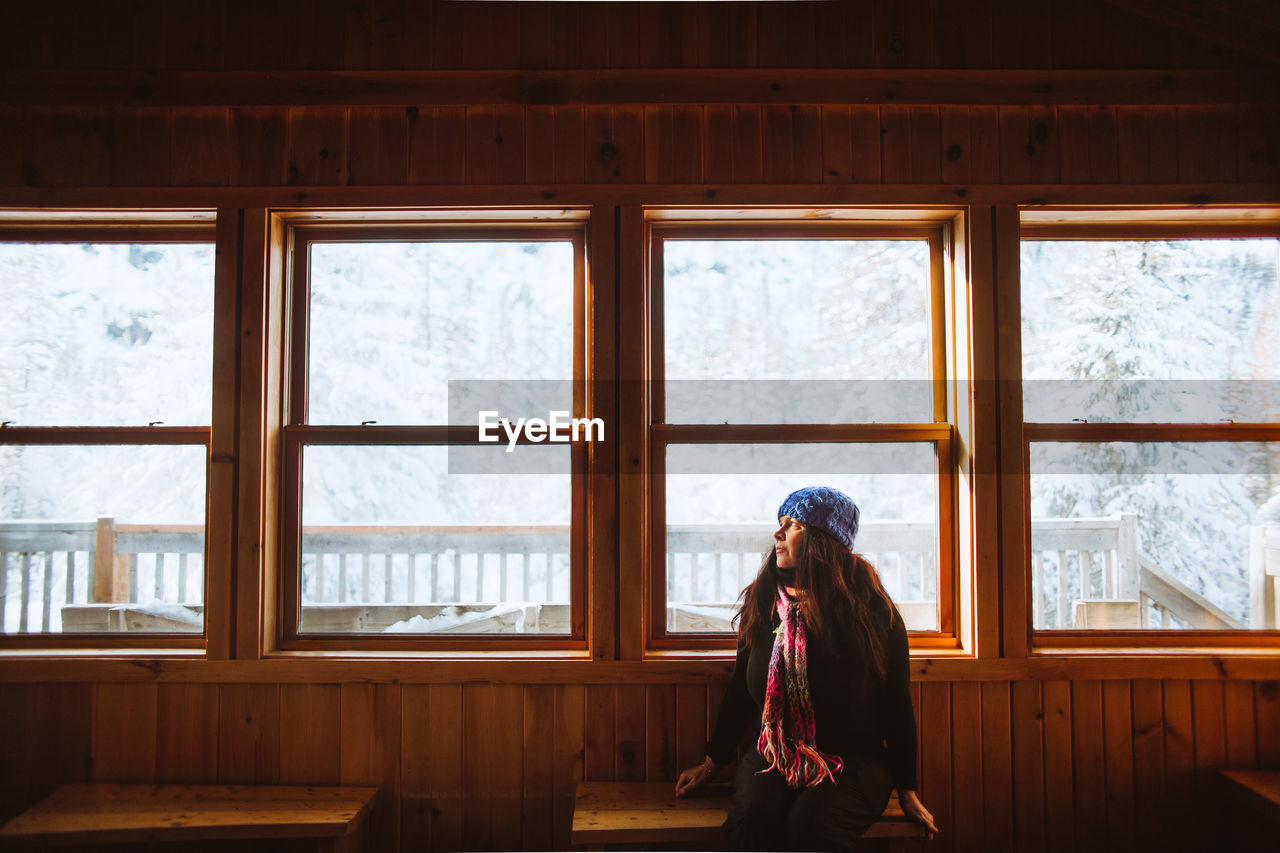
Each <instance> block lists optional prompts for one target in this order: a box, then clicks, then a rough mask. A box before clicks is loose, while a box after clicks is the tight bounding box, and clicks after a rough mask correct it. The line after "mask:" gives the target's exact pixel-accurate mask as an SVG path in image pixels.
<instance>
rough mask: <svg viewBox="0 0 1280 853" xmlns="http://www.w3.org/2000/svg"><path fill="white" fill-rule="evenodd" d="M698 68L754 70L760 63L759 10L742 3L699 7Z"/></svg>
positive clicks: (707, 4)
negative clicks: (758, 48)
mask: <svg viewBox="0 0 1280 853" xmlns="http://www.w3.org/2000/svg"><path fill="white" fill-rule="evenodd" d="M698 12H699V16H698V65H700V66H703V67H710V68H752V67H754V66H755V65H756V64H757V53H756V49H757V44H758V41H759V38H758V32H759V30H758V25H757V20H758V18H757V14H756V7H755V6H751V5H746V4H739V3H704V4H699V8H698Z"/></svg>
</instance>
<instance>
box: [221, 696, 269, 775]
mask: <svg viewBox="0 0 1280 853" xmlns="http://www.w3.org/2000/svg"><path fill="white" fill-rule="evenodd" d="M279 777H280V688H279V685H276V684H223V685H221V686H220V687H219V689H218V782H219V783H221V784H224V785H270V784H274V783H275V782H276V781H277V780H278V779H279Z"/></svg>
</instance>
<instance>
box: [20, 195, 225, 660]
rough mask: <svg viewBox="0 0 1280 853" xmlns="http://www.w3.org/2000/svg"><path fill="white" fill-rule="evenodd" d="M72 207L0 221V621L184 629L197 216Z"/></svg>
mask: <svg viewBox="0 0 1280 853" xmlns="http://www.w3.org/2000/svg"><path fill="white" fill-rule="evenodd" d="M89 218H90V217H88V216H87V215H80V216H79V217H78V221H77V222H76V224H74V225H72V224H69V223H68V222H62V221H57V220H56V219H54V218H51V217H49V216H47V215H46V216H45V217H44V218H43V220H42V219H41V218H40V215H39V214H36V215H33V216H31V217H28V218H25V219H23V220H21V221H14V220H12V219H6V220H5V221H4V222H3V223H0V300H3V303H4V305H5V310H4V311H3V312H2V313H0V340H3V341H4V345H3V346H2V347H0V409H2V412H0V419H3V421H4V426H3V428H0V483H2V484H3V487H2V489H0V567H2V568H3V574H2V576H0V583H2V584H3V587H2V588H0V601H2V602H3V614H2V618H0V632H2V633H3V634H4V635H5V637H6V639H9V640H12V641H13V642H19V641H18V640H17V639H16V635H27V636H28V638H30V635H43V637H44V639H42V640H41V641H40V642H51V641H52V640H51V636H50V635H82V636H81V639H79V640H75V642H83V635H98V638H97V639H95V641H94V642H95V643H102V642H105V643H107V644H110V643H111V642H112V638H115V639H118V640H123V639H124V638H123V637H122V636H121V635H122V634H124V633H130V634H132V635H133V636H131V637H130V638H129V640H128V642H129V644H132V645H177V646H183V645H196V644H199V643H201V642H203V638H202V637H201V636H200V635H201V634H202V633H203V631H204V625H205V610H204V607H205V575H206V573H205V528H206V516H207V513H206V504H207V501H206V491H207V489H206V480H207V474H206V470H207V460H208V456H209V446H210V423H211V407H212V398H213V392H212V387H213V386H212V383H213V338H214V249H213V217H212V215H211V214H209V215H190V214H183V215H181V216H177V217H169V218H160V217H156V216H150V217H147V218H143V217H141V216H126V215H115V216H112V217H110V218H105V217H104V218H103V219H102V220H101V221H86V220H88V219H89ZM138 634H143V635H152V639H151V640H146V639H139V637H138ZM155 635H169V636H167V637H157V636H155ZM173 635H183V636H182V637H176V636H173ZM191 635H195V636H191Z"/></svg>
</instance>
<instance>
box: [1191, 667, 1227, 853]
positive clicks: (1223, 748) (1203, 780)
mask: <svg viewBox="0 0 1280 853" xmlns="http://www.w3.org/2000/svg"><path fill="white" fill-rule="evenodd" d="M1191 716H1192V727H1193V729H1194V732H1195V743H1194V752H1195V776H1194V777H1193V780H1192V796H1193V797H1194V799H1195V800H1196V801H1197V802H1207V801H1212V799H1213V798H1214V797H1215V796H1217V795H1218V794H1219V788H1218V784H1219V780H1218V772H1219V771H1220V770H1222V769H1223V768H1224V766H1225V765H1226V754H1227V737H1226V731H1225V709H1224V698H1223V691H1222V682H1221V681H1193V682H1191ZM1192 824H1193V826H1192V831H1191V835H1192V837H1193V840H1194V841H1195V843H1196V844H1197V845H1198V846H1200V847H1202V848H1204V847H1212V846H1213V844H1214V838H1213V835H1214V833H1213V831H1212V828H1211V827H1210V826H1209V825H1208V824H1207V822H1205V821H1192Z"/></svg>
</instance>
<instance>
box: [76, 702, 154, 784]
mask: <svg viewBox="0 0 1280 853" xmlns="http://www.w3.org/2000/svg"><path fill="white" fill-rule="evenodd" d="M155 775H156V685H154V684H114V683H110V682H108V683H102V684H95V685H94V686H93V772H92V774H91V776H90V778H91V779H92V781H94V782H152V781H155Z"/></svg>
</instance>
